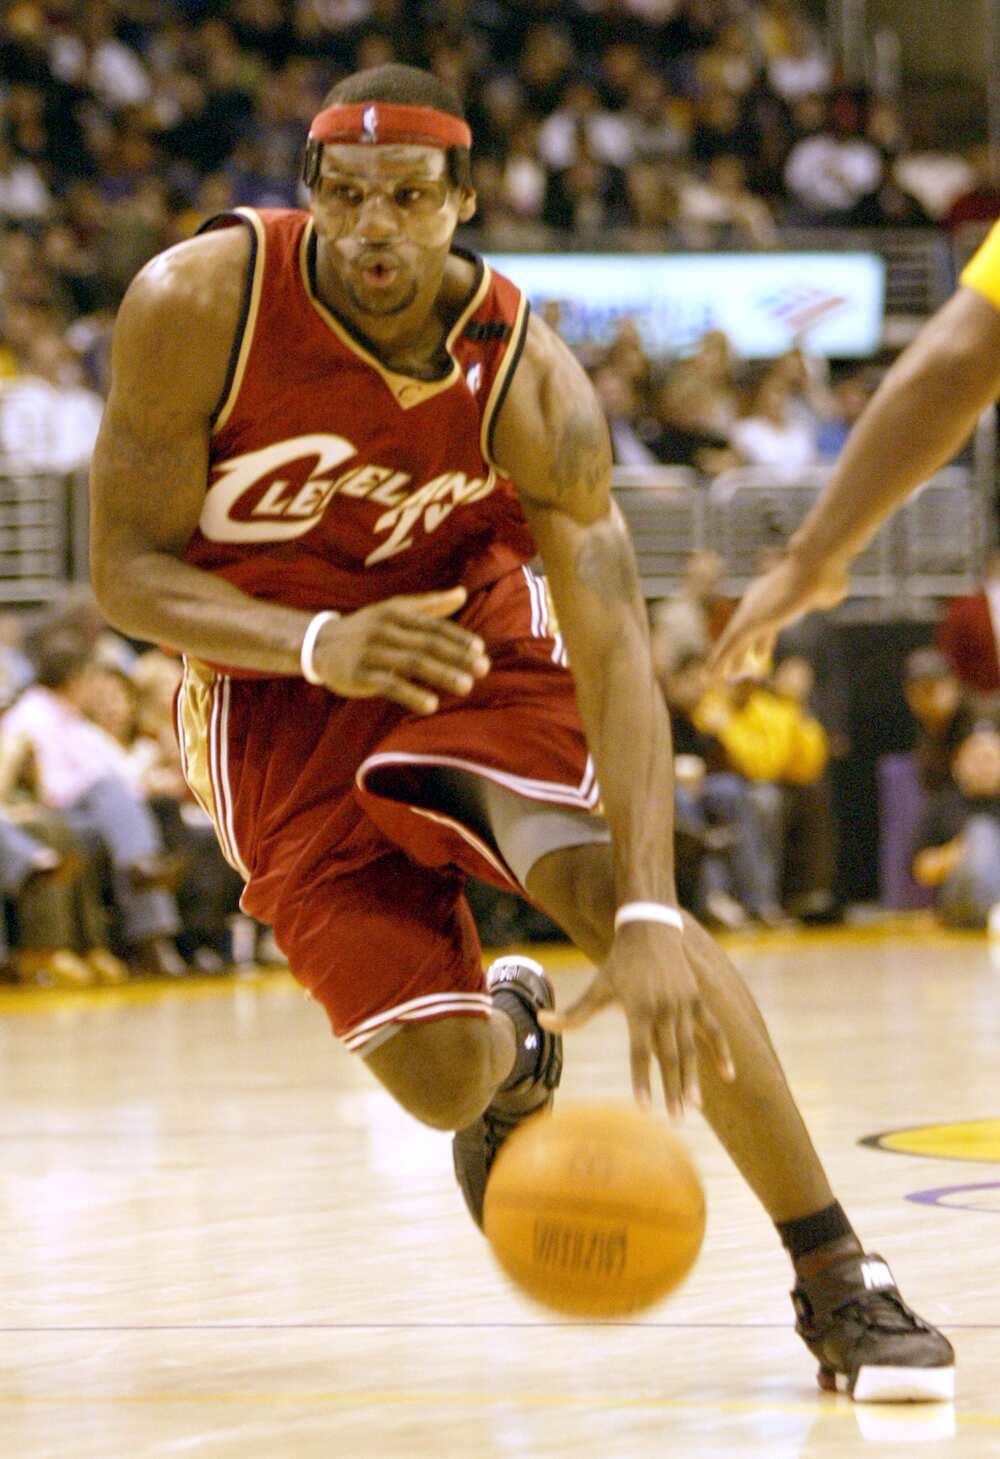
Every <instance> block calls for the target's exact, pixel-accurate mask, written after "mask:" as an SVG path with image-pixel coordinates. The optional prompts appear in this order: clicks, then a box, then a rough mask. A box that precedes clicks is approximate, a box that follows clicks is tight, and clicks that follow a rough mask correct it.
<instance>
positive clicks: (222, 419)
mask: <svg viewBox="0 0 1000 1459" xmlns="http://www.w3.org/2000/svg"><path fill="white" fill-rule="evenodd" d="M233 211H234V212H236V213H238V214H239V216H240V217H241V218H245V219H246V221H247V222H248V223H249V224H250V226H251V228H252V229H253V231H254V234H255V235H256V238H257V252H256V256H255V258H254V266H253V279H252V280H251V282H250V302H249V305H248V306H247V315H246V319H245V320H244V321H243V337H242V339H241V340H240V352H239V355H238V356H237V359H236V369H235V370H234V371H233V379H232V383H231V385H230V386H229V391H228V394H227V395H226V398H225V400H224V401H223V402H222V408H221V410H220V411H219V413H218V415H217V416H216V418H215V424H214V426H213V427H212V434H213V435H216V436H217V435H218V434H219V432H220V431H221V430H222V428H223V426H224V425H225V424H226V422H227V421H228V419H229V417H230V416H231V415H232V413H233V406H234V405H235V404H236V401H237V399H238V397H239V393H240V390H241V389H242V386H243V376H244V375H245V374H246V369H247V360H249V358H250V350H251V347H252V345H253V337H254V333H255V331H256V329H257V314H258V312H259V310H260V291H261V287H262V285H263V282H264V250H265V237H264V224H263V223H262V222H261V220H260V217H259V216H258V214H257V213H256V212H255V211H254V210H253V208H234V209H233Z"/></svg>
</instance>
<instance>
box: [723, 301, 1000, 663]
mask: <svg viewBox="0 0 1000 1459" xmlns="http://www.w3.org/2000/svg"><path fill="white" fill-rule="evenodd" d="M998 395H1000V304H994V303H993V302H991V301H990V300H989V299H987V298H986V297H984V295H983V294H981V293H980V292H979V291H978V290H977V289H973V288H961V289H959V290H958V292H957V293H956V294H954V295H953V296H952V298H951V299H949V301H948V303H947V304H945V306H944V307H943V308H942V309H940V310H939V311H938V313H937V314H936V315H935V316H934V317H933V319H931V320H930V321H929V322H928V323H927V324H926V325H925V327H924V329H923V330H922V331H921V333H920V334H919V335H918V337H917V339H916V340H915V341H914V342H913V344H911V345H910V346H909V348H908V349H906V350H905V351H904V352H903V354H902V355H900V357H899V359H898V360H897V361H896V363H895V364H894V365H893V367H892V369H891V370H890V371H889V372H888V374H887V375H886V377H885V379H884V380H883V382H882V384H881V386H880V387H879V389H878V391H877V392H876V394H875V395H874V396H873V398H872V400H871V401H870V402H869V404H868V406H867V408H866V409H865V411H864V414H863V415H862V416H861V419H860V420H859V421H858V423H857V425H856V426H855V427H854V430H853V431H852V432H851V435H850V438H849V440H848V442H847V445H846V446H845V447H844V450H843V452H842V453H841V456H840V458H839V460H838V461H837V465H836V467H835V469H834V472H833V474H832V476H831V478H830V481H829V482H828V483H827V486H826V487H825V488H824V490H823V493H822V495H821V496H820V498H819V500H818V502H817V503H816V505H815V506H814V507H813V509H812V511H811V512H810V513H809V515H808V517H807V518H806V520H805V521H804V522H803V524H802V526H801V527H800V528H799V530H798V531H797V532H796V533H795V536H794V537H793V538H792V539H791V541H790V543H789V544H788V547H787V549H786V551H785V553H784V554H783V557H782V559H781V561H780V562H779V563H778V564H777V565H776V566H775V567H774V568H772V569H771V571H770V572H768V573H766V574H765V575H764V577H762V578H760V579H759V580H758V581H757V582H755V583H753V584H752V585H751V587H750V588H749V589H748V591H747V594H746V596H745V597H744V599H743V601H742V602H741V603H740V605H739V607H738V609H737V610H736V613H735V614H734V615H733V617H732V619H731V620H730V622H729V624H728V625H727V626H726V629H725V631H724V632H723V634H722V637H721V638H720V640H719V642H718V644H717V645H716V648H715V651H714V655H713V660H714V666H715V668H716V669H717V670H720V671H729V672H739V671H740V670H742V669H743V668H745V667H746V666H747V664H748V663H752V662H753V661H754V660H755V659H759V658H761V657H762V656H765V655H766V654H767V653H768V652H769V651H770V647H771V645H772V643H773V640H774V635H775V633H776V632H777V630H778V629H779V628H781V627H782V625H783V624H785V623H789V622H791V621H792V620H793V619H794V618H796V617H797V616H798V615H799V614H800V613H803V612H805V611H806V610H807V609H809V608H822V607H828V606H830V605H831V604H833V603H836V602H837V601H839V599H840V598H841V597H842V596H843V594H844V592H845V591H846V588H847V568H848V565H849V563H850V560H851V558H852V557H854V556H855V555H856V554H857V553H858V552H860V551H861V549H862V548H863V547H864V546H865V544H866V543H867V542H868V541H869V540H870V539H871V537H872V536H873V535H874V533H875V531H876V530H877V528H878V526H879V524H880V523H881V522H882V521H884V519H885V518H886V517H887V516H888V515H889V513H890V512H891V511H892V510H893V508H894V507H897V506H898V505H899V504H900V503H901V502H903V501H905V499H906V498H907V497H908V496H909V495H910V493H911V492H912V491H914V490H915V488H916V487H917V486H919V485H920V483H921V482H923V481H926V480H927V478H928V477H929V476H931V475H932V474H933V473H934V472H935V471H937V470H938V468H939V467H941V466H942V465H944V463H945V462H946V461H949V460H950V459H951V458H952V456H954V454H955V452H956V451H957V450H958V449H959V448H960V447H961V446H962V444H963V442H965V441H966V440H968V438H969V435H970V434H971V432H972V431H973V429H974V428H975V425H976V422H977V420H978V419H979V416H980V415H981V414H982V412H983V411H984V410H985V409H986V408H987V406H989V405H990V404H991V403H992V402H993V401H994V400H995V399H996V398H997V396H998Z"/></svg>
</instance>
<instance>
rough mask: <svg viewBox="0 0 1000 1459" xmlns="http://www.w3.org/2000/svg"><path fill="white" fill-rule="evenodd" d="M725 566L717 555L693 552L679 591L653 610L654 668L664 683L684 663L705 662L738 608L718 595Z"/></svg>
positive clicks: (687, 563) (728, 599) (685, 568)
mask: <svg viewBox="0 0 1000 1459" xmlns="http://www.w3.org/2000/svg"><path fill="white" fill-rule="evenodd" d="M724 571H725V564H724V563H723V561H722V558H721V557H720V556H719V555H718V553H716V552H692V554H691V556H690V557H689V558H688V560H687V562H686V563H685V566H684V579H683V582H682V584H681V588H680V591H679V592H678V593H677V594H676V595H675V596H674V597H672V598H664V599H662V600H661V601H660V602H659V603H655V604H654V605H653V609H652V615H651V616H652V650H653V664H654V666H655V669H656V672H657V675H658V677H659V679H660V682H661V683H665V679H666V676H667V675H668V674H670V673H672V672H674V670H675V669H676V667H677V665H678V664H680V663H682V662H683V661H684V660H685V659H689V658H692V657H694V658H699V659H704V658H706V657H707V656H708V651H709V648H710V647H711V645H712V644H713V643H714V642H715V640H716V639H717V638H718V636H719V634H720V633H721V632H722V630H723V628H725V626H726V624H727V622H728V621H729V617H730V615H731V613H732V611H733V607H734V606H735V605H734V603H733V601H732V599H730V598H726V597H724V596H723V595H722V594H721V593H720V592H719V584H720V583H721V581H722V576H723V572H724Z"/></svg>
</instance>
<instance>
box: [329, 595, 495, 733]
mask: <svg viewBox="0 0 1000 1459" xmlns="http://www.w3.org/2000/svg"><path fill="white" fill-rule="evenodd" d="M465 599H466V592H465V589H464V588H451V589H449V590H448V591H447V592H441V593H412V594H408V595H406V596H401V597H396V598H386V599H385V601H384V602H382V603H373V604H372V605H371V606H370V607H368V608H359V609H358V611H357V612H356V613H348V614H345V616H344V617H343V618H340V619H337V620H336V621H335V622H332V623H327V624H324V626H323V628H322V629H321V630H320V634H319V637H318V639H317V641H316V648H315V651H314V653H313V664H314V666H315V669H316V672H317V673H318V674H319V675H320V676H321V678H322V680H323V683H324V684H325V685H326V687H327V688H328V689H329V690H331V691H332V692H333V693H334V694H340V695H342V696H343V697H344V698H345V699H369V698H373V697H375V696H376V695H381V697H382V698H384V699H391V700H392V701H393V702H394V703H395V704H400V705H402V706H403V708H404V709H410V710H412V711H413V713H414V714H433V713H434V711H435V710H436V709H437V707H438V705H439V704H440V695H441V694H442V693H444V694H459V695H463V694H468V693H469V692H470V690H471V689H472V687H473V685H474V684H475V682H476V680H477V679H481V678H482V677H483V675H484V674H487V673H488V672H489V668H490V661H489V658H488V657H487V654H486V645H485V644H484V643H483V640H482V639H481V638H479V637H478V636H477V635H476V634H474V633H470V632H469V631H468V629H466V628H462V627H461V626H460V625H459V624H457V623H452V622H451V621H450V620H451V615H452V614H453V613H457V612H458V610H459V609H460V608H461V607H462V605H463V603H464V602H465Z"/></svg>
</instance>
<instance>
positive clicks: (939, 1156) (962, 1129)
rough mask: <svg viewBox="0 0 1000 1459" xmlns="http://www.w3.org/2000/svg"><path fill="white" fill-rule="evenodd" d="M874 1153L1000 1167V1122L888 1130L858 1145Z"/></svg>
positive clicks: (974, 1121) (990, 1121)
mask: <svg viewBox="0 0 1000 1459" xmlns="http://www.w3.org/2000/svg"><path fill="white" fill-rule="evenodd" d="M861 1144H862V1145H868V1146H870V1147H871V1148H873V1149H875V1150H891V1151H893V1152H894V1153H895V1154H897V1155H923V1156H929V1157H932V1158H934V1159H936V1160H975V1161H982V1162H984V1163H985V1162H989V1163H990V1164H994V1165H996V1164H1000V1119H989V1120H962V1121H957V1122H956V1123H954V1124H948V1125H914V1126H913V1128H912V1129H908V1130H887V1131H886V1132H885V1133H884V1134H881V1135H869V1136H867V1138H866V1139H864V1140H862V1141H861Z"/></svg>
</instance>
